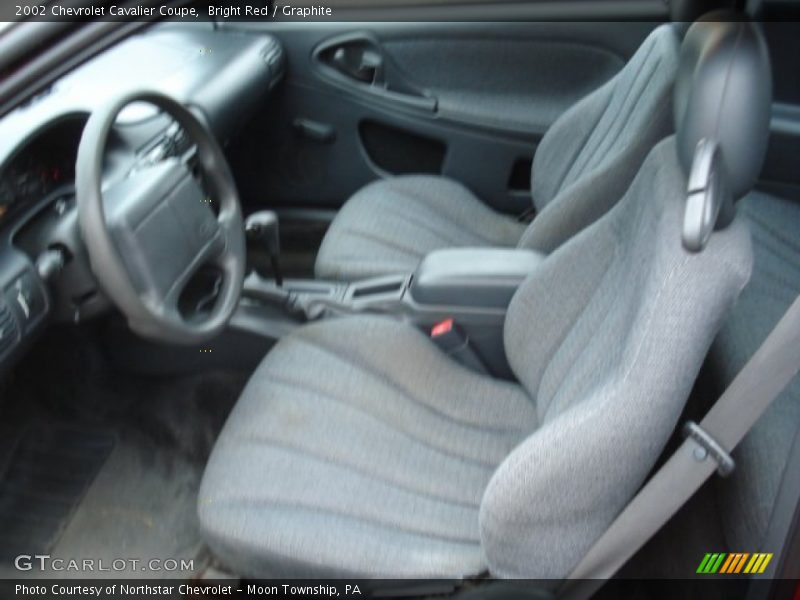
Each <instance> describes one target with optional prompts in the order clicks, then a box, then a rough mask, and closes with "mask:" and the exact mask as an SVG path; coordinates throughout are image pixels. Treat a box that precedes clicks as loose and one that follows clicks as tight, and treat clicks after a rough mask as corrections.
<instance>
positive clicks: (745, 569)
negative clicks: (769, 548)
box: [697, 552, 772, 575]
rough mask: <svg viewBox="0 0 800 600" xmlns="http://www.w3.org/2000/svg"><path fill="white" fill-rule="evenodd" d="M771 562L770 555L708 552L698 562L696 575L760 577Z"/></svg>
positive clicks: (763, 553) (761, 553)
mask: <svg viewBox="0 0 800 600" xmlns="http://www.w3.org/2000/svg"><path fill="white" fill-rule="evenodd" d="M771 560H772V553H771V552H769V553H767V552H756V553H754V554H750V553H749V552H732V553H730V554H728V553H726V552H714V553H712V552H708V553H706V555H705V556H704V557H703V560H702V561H700V566H699V567H697V573H700V574H702V575H714V574H717V573H718V574H725V575H738V574H739V573H746V574H749V575H760V574H761V573H763V572H764V571H766V570H767V565H769V563H770V561H771Z"/></svg>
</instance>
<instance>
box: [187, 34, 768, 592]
mask: <svg viewBox="0 0 800 600" xmlns="http://www.w3.org/2000/svg"><path fill="white" fill-rule="evenodd" d="M690 38H691V40H692V42H693V44H694V46H693V47H692V50H694V49H695V48H699V49H700V51H698V52H695V51H689V52H684V51H682V53H681V63H682V64H681V66H682V72H683V73H684V77H686V78H687V80H686V81H683V82H682V83H683V85H681V86H676V106H681V107H682V109H681V110H680V111H676V113H675V120H676V127H677V130H678V134H677V135H676V136H670V137H668V138H667V139H665V140H664V141H662V142H661V143H659V144H657V145H656V146H655V148H653V150H652V151H651V152H650V154H649V155H648V157H647V159H646V160H645V161H644V164H643V165H642V166H641V169H640V170H639V173H638V174H637V175H636V177H635V178H634V180H633V183H632V184H631V186H630V188H629V189H628V190H627V192H626V193H625V194H624V195H623V197H622V199H621V200H620V201H619V202H618V203H617V204H616V205H615V206H614V207H613V208H611V209H610V210H609V211H608V212H607V213H606V214H605V215H604V216H602V217H601V218H599V219H598V220H597V221H595V222H594V223H593V224H592V225H590V226H588V227H587V228H586V229H584V230H583V231H581V232H580V233H578V234H577V235H576V236H574V237H573V238H572V239H570V240H569V241H567V242H566V243H564V244H563V245H561V246H560V247H559V248H558V249H556V250H555V251H554V252H553V253H552V254H551V255H550V256H549V257H548V258H547V259H546V260H544V261H543V262H542V263H541V265H540V267H539V268H538V269H537V270H536V271H535V272H533V273H532V274H531V275H529V276H528V277H527V278H526V279H525V280H524V281H523V283H522V284H521V285H520V287H519V289H518V290H517V292H516V293H515V294H514V296H513V298H512V300H511V304H510V305H509V308H508V311H507V314H506V318H505V322H504V327H503V342H504V346H505V354H506V356H507V358H508V363H509V366H510V368H511V370H512V372H513V374H514V377H515V379H516V380H515V381H513V382H507V381H498V380H495V379H493V378H491V377H490V376H488V375H484V374H478V373H474V372H472V371H469V370H467V369H466V368H465V367H462V366H460V365H458V364H456V363H455V362H453V361H452V360H451V359H450V358H449V357H447V356H446V355H445V354H443V353H442V352H441V351H440V350H439V349H438V348H437V347H436V346H435V345H434V343H433V342H432V341H431V340H430V339H428V338H427V337H426V336H425V335H423V334H422V333H420V332H419V331H417V330H416V329H415V328H414V326H413V325H412V324H410V323H408V322H405V321H401V320H394V319H393V318H392V317H389V316H370V317H366V316H357V317H341V318H338V319H330V320H325V321H322V322H319V323H315V324H311V325H306V326H303V327H300V328H299V329H298V330H296V331H295V332H294V333H292V334H290V335H289V336H287V337H285V338H284V339H282V340H281V341H279V342H278V344H277V345H276V346H275V348H274V349H273V350H272V351H271V352H270V353H269V354H268V355H267V357H266V358H265V359H264V361H263V362H262V364H261V366H259V368H258V369H257V370H256V372H255V373H254V375H253V377H252V378H251V380H250V382H249V383H248V385H247V387H246V389H245V391H244V392H243V394H242V397H241V398H240V400H239V402H238V403H237V405H236V406H235V407H234V409H233V411H232V413H231V415H230V417H229V418H228V422H227V423H226V425H225V427H224V428H223V430H222V432H221V434H220V437H219V439H218V441H217V443H216V445H215V448H214V450H213V452H212V455H211V457H210V459H209V462H208V465H207V467H206V472H205V475H204V477H203V482H202V484H201V488H200V492H199V499H198V511H199V519H200V524H201V527H202V530H203V533H204V535H205V539H206V541H207V542H208V544H209V546H210V548H211V550H212V551H213V552H214V553H215V555H216V556H217V557H218V558H219V560H221V561H222V562H223V563H224V564H225V565H226V566H227V567H228V568H230V569H233V570H234V571H235V572H236V573H238V574H241V575H244V576H249V577H275V576H282V577H293V576H306V577H309V576H370V577H381V576H382V577H447V578H451V577H452V578H460V577H465V576H468V575H476V574H478V573H481V572H483V571H487V570H488V571H489V572H490V573H491V574H492V575H494V576H498V577H530V578H542V579H549V578H554V579H557V578H561V577H564V576H565V575H567V574H568V573H569V570H570V569H571V568H572V567H573V566H574V565H575V564H576V563H577V562H578V560H579V559H580V558H581V557H582V556H583V555H584V553H585V552H586V551H587V550H588V549H589V547H590V546H591V544H592V543H593V542H594V541H595V540H596V539H597V538H598V537H599V536H600V535H601V534H602V532H603V531H604V530H605V529H606V528H607V527H608V525H609V524H610V523H611V521H612V520H613V519H614V517H615V516H616V515H617V514H618V513H619V512H620V511H621V510H622V509H623V507H624V506H625V505H626V503H627V502H628V501H629V500H630V499H631V497H632V496H633V495H634V493H635V492H636V490H637V489H638V488H639V487H640V486H641V484H642V483H643V481H644V480H645V478H646V476H647V474H648V472H649V471H650V469H651V468H652V466H653V464H654V463H655V461H656V459H657V457H658V455H659V453H660V452H661V451H662V449H663V447H664V444H665V443H666V441H667V439H668V438H669V436H670V434H671V433H672V432H673V430H674V428H675V425H676V422H677V419H678V417H679V415H680V414H681V411H682V409H683V406H684V403H685V402H686V398H687V397H688V395H689V392H690V390H691V388H692V385H693V383H694V380H695V377H696V375H697V372H698V371H699V369H700V365H701V364H702V362H703V360H704V358H705V356H706V353H707V352H708V349H709V346H710V345H711V343H712V340H713V339H714V337H715V335H716V333H717V331H718V330H719V327H720V325H721V322H722V320H723V319H724V318H725V316H726V314H727V313H728V311H729V310H730V308H731V307H732V306H733V304H734V303H735V301H736V298H737V297H738V295H739V293H740V292H741V290H742V288H743V287H744V286H745V284H746V283H747V280H748V277H749V274H750V269H751V266H752V249H751V244H750V234H749V231H748V229H747V226H746V225H745V224H744V222H743V221H742V219H741V218H736V219H734V220H733V221H732V222H731V223H730V224H728V225H727V226H726V227H724V228H721V229H719V230H717V231H714V232H713V233H712V234H711V236H710V238H709V240H708V243H707V244H706V246H705V248H704V249H703V250H702V251H701V252H690V251H688V250H686V248H685V247H684V245H683V243H682V237H681V232H682V231H683V223H684V213H685V207H686V197H687V177H688V173H689V172H690V169H691V168H692V163H693V156H692V155H691V154H688V155H687V154H686V153H685V152H679V144H678V142H682V143H683V144H684V146H685V147H691V146H696V145H697V144H698V142H699V141H700V140H701V139H706V140H712V141H713V140H717V141H718V142H719V147H720V156H721V157H722V158H721V159H720V160H723V161H729V160H731V159H734V160H736V161H741V163H742V164H744V165H745V166H746V167H747V168H743V169H739V170H738V171H737V172H736V173H735V174H733V175H730V176H727V175H723V176H724V177H726V179H729V180H730V182H733V183H735V185H734V186H731V187H726V186H725V185H720V186H719V187H717V188H715V189H716V190H725V189H735V190H737V192H736V194H737V197H738V196H741V195H743V194H744V193H746V192H747V191H749V189H750V188H751V187H752V184H753V182H754V180H755V177H756V174H757V171H758V167H759V165H760V163H761V161H763V156H764V152H765V150H766V140H767V133H768V127H769V111H768V110H767V109H766V108H765V107H769V105H770V103H771V97H770V94H769V93H764V91H763V88H764V87H769V61H768V58H767V56H766V49H765V44H764V43H763V39H761V38H760V35H759V34H758V32H757V29H756V28H755V27H754V26H753V25H752V24H749V23H743V22H738V23H703V24H697V25H695V26H693V27H692V28H691V29H690V30H689V32H688V33H687V39H690ZM701 42H702V43H701ZM739 56H742V60H741V61H740V60H737V58H738V57H739ZM706 60H707V61H708V62H707V63H705V64H699V63H701V62H703V61H706ZM684 61H685V62H686V64H684ZM709 65H710V66H709ZM701 67H702V68H701ZM705 68H710V69H711V70H712V71H713V72H714V73H717V69H724V70H725V72H726V73H729V75H730V76H729V77H727V78H720V77H699V79H698V78H697V74H700V73H703V72H704V69H705ZM731 82H733V83H731ZM679 90H680V91H679ZM731 95H732V96H731ZM734 98H735V100H734ZM709 99H717V100H721V101H719V102H718V103H717V106H718V107H719V109H718V113H719V117H720V118H719V119H718V120H715V121H714V123H712V124H709V123H708V122H707V121H705V120H700V121H698V120H697V119H694V118H689V117H693V116H694V114H693V113H694V111H695V110H703V108H704V107H707V106H709ZM678 101H680V102H678ZM698 107H699V108H698ZM742 107H749V108H748V110H749V109H750V108H752V109H753V115H754V116H753V117H752V119H751V121H752V122H751V123H750V124H749V126H748V128H727V127H726V124H727V122H728V121H729V120H733V122H738V120H737V118H740V117H743V116H745V115H742V114H741V111H742ZM725 166H726V163H723V167H725ZM722 172H723V173H727V172H728V171H727V170H725V169H724V168H723V169H722Z"/></svg>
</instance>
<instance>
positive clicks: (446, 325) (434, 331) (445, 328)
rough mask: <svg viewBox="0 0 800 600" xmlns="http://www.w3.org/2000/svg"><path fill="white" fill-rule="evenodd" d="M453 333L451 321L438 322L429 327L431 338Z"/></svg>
mask: <svg viewBox="0 0 800 600" xmlns="http://www.w3.org/2000/svg"><path fill="white" fill-rule="evenodd" d="M451 331H453V319H445V320H444V321H439V322H438V323H436V325H434V326H433V327H431V337H432V338H435V337H439V336H442V335H444V334H445V333H450V332H451Z"/></svg>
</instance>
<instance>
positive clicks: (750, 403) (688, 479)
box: [557, 296, 800, 600]
mask: <svg viewBox="0 0 800 600" xmlns="http://www.w3.org/2000/svg"><path fill="white" fill-rule="evenodd" d="M798 371H800V296H798V297H797V298H796V299H795V301H794V302H793V303H792V305H791V306H790V307H789V310H787V311H786V314H784V316H783V318H781V320H780V321H779V322H778V324H777V325H776V326H775V328H774V329H773V330H772V332H771V333H770V334H769V336H767V339H766V340H764V342H763V343H762V344H761V346H760V347H759V349H758V350H757V351H756V353H755V354H754V355H753V356H752V357H751V358H750V360H749V361H747V364H745V366H744V367H743V368H742V370H741V371H740V372H739V374H738V375H737V376H736V378H735V379H734V380H733V382H731V384H730V386H728V389H726V390H725V392H724V393H723V394H722V396H720V397H719V399H718V400H717V401H716V403H715V404H714V406H712V407H711V409H710V410H709V411H708V413H707V414H706V416H705V418H704V419H703V420H702V421H701V422H700V424H699V425H697V424H696V423H694V422H691V421H690V422H688V423H687V424H686V426H685V428H684V434H685V435H686V440H685V441H684V442H683V444H681V446H680V447H679V448H678V449H677V450H676V451H675V453H674V454H673V455H672V456H671V457H670V459H669V460H668V461H667V462H666V463H664V465H662V467H661V468H660V469H659V470H658V471H657V472H656V473H655V475H653V477H651V478H650V480H649V481H648V482H647V483H646V484H645V485H644V487H642V489H641V490H639V493H638V494H636V496H635V497H634V498H633V500H632V501H631V502H630V504H628V506H627V507H626V508H625V509H624V510H623V511H622V513H620V515H619V516H618V517H617V518H616V520H614V522H613V523H612V524H611V526H610V527H609V528H608V529H607V530H606V531H605V533H603V535H601V536H600V538H599V539H598V540H597V542H595V544H594V545H593V546H592V548H591V549H590V550H589V552H588V553H587V554H586V556H584V557H583V559H582V560H581V561H580V563H578V565H577V566H576V567H575V569H573V571H572V573H570V575H569V577H568V578H567V581H565V582H564V585H563V586H562V587H561V589H560V590H559V593H558V594H557V597H558V598H560V599H562V600H584V599H586V598H589V597H591V596H592V595H593V594H594V592H596V591H597V590H598V589H599V588H600V587H602V585H603V583H605V580H607V579H610V578H611V577H612V576H613V575H614V574H615V573H616V572H617V571H618V570H619V569H620V568H621V567H622V566H623V565H624V564H625V563H626V562H627V561H628V560H629V559H630V558H631V556H633V555H634V554H635V553H636V552H637V551H638V550H639V549H640V548H641V547H642V546H644V544H645V543H646V542H647V541H648V540H649V539H650V538H651V537H652V536H653V535H655V533H656V532H657V531H658V530H659V529H661V527H662V526H663V525H664V524H665V523H666V522H667V521H668V520H669V519H670V518H671V517H672V516H673V515H674V514H675V513H676V512H677V511H678V509H680V507H681V506H683V505H684V504H685V503H686V502H687V501H688V500H689V498H691V497H692V495H694V493H695V492H696V491H697V490H698V489H699V488H700V486H702V485H703V483H704V482H705V481H706V479H708V478H709V477H710V476H711V474H712V473H713V472H714V471H718V472H719V473H720V474H721V475H723V476H725V475H727V474H728V473H730V472H731V471H732V470H733V468H734V462H733V459H732V458H731V456H730V454H729V452H730V451H731V450H732V449H733V448H735V447H736V445H737V444H738V443H739V442H740V441H741V440H742V438H744V436H745V435H746V434H747V432H748V431H749V430H750V428H751V427H752V426H753V425H754V424H755V422H756V421H757V420H758V418H759V417H760V416H761V415H762V414H763V413H764V411H766V409H767V408H768V407H769V405H770V404H771V403H772V401H773V400H774V399H775V398H776V397H777V396H778V395H780V393H781V392H782V391H783V390H784V389H785V388H786V387H787V386H788V385H789V383H790V382H791V381H792V379H793V378H794V376H795V375H796V374H797V372H798Z"/></svg>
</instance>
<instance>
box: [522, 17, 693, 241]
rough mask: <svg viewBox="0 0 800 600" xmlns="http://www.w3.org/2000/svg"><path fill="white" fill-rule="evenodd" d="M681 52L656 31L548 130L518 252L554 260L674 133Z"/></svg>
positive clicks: (673, 35) (669, 35)
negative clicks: (674, 99)
mask: <svg viewBox="0 0 800 600" xmlns="http://www.w3.org/2000/svg"><path fill="white" fill-rule="evenodd" d="M679 49H680V38H679V32H678V29H677V26H675V25H671V24H670V25H662V26H660V27H658V28H656V29H655V30H654V31H653V32H652V33H651V34H650V35H649V36H648V37H647V39H646V40H645V41H644V43H643V44H642V45H641V47H640V48H639V49H638V50H637V51H636V53H635V54H634V55H633V57H632V58H631V59H630V60H629V61H628V63H627V64H626V65H625V66H624V67H623V69H622V70H621V71H620V72H619V73H617V75H616V76H614V77H613V78H612V79H611V80H609V81H608V82H607V83H606V84H605V85H603V86H602V87H600V88H598V89H597V90H595V91H594V92H592V93H591V94H589V95H588V96H586V97H585V98H584V99H583V100H581V101H579V102H578V103H577V104H575V105H574V106H572V107H571V108H570V109H569V110H567V111H566V112H565V113H564V114H563V115H562V116H561V117H559V119H558V120H556V122H555V123H553V125H552V126H551V127H550V129H549V130H548V131H547V133H546V134H545V136H544V138H542V141H541V143H540V144H539V146H538V148H537V149H536V155H535V157H534V161H533V169H532V174H531V187H532V189H531V192H532V195H533V203H534V206H535V207H536V210H537V212H538V214H537V216H536V219H534V221H533V222H532V223H531V224H530V225H529V226H528V228H527V229H526V231H525V233H524V234H523V236H522V239H521V240H520V243H519V245H520V247H523V248H533V249H536V250H540V251H543V252H552V251H553V250H555V249H556V248H557V247H558V246H560V245H561V244H562V243H564V242H565V241H566V240H568V239H570V238H571V237H573V236H574V235H575V234H576V233H578V232H579V231H581V230H582V229H584V228H585V227H586V226H588V225H590V224H591V223H593V222H594V221H596V220H597V219H598V218H599V217H601V216H602V215H603V214H605V213H606V212H607V211H608V209H609V208H611V206H613V205H614V203H616V202H617V201H618V200H619V199H620V198H621V197H622V194H624V193H625V190H626V189H628V186H629V185H630V183H631V181H632V180H633V178H634V176H635V175H636V172H637V171H638V170H639V167H640V166H641V164H642V162H643V161H644V159H645V157H646V156H647V153H648V152H650V150H651V149H652V148H653V146H655V145H656V143H658V141H659V140H661V139H663V138H664V137H666V136H667V135H669V134H671V133H672V131H673V129H672V88H673V83H674V80H675V73H676V70H677V66H678V54H679Z"/></svg>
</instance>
